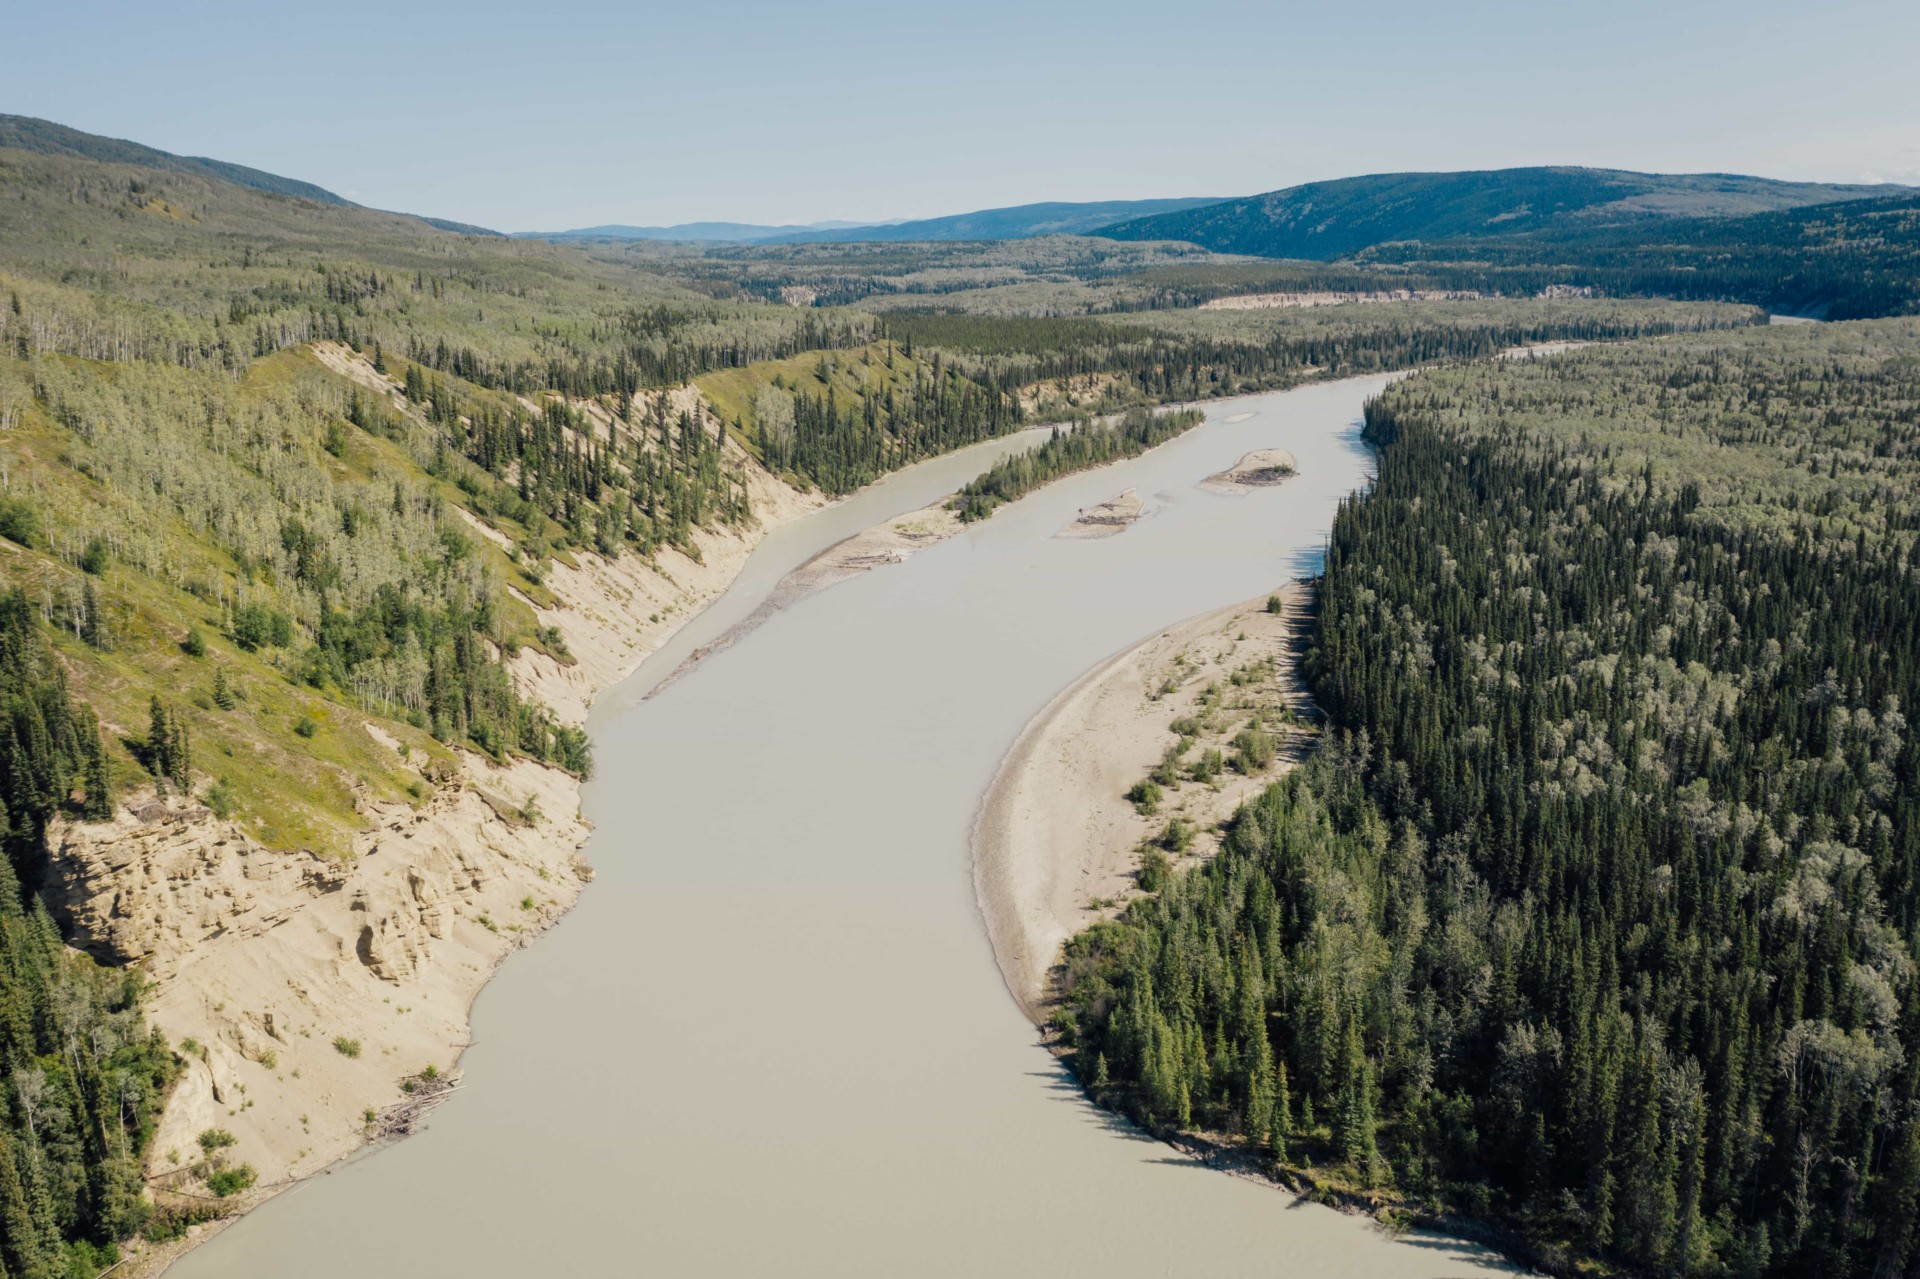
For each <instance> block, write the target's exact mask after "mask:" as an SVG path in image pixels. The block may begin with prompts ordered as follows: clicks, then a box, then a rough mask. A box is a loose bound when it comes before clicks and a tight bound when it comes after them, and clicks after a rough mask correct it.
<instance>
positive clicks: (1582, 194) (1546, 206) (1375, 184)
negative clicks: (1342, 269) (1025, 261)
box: [1093, 166, 1911, 261]
mask: <svg viewBox="0 0 1920 1279" xmlns="http://www.w3.org/2000/svg"><path fill="white" fill-rule="evenodd" d="M1910 190H1911V188H1907V187H1900V186H1895V185H1891V184H1881V185H1873V186H1869V185H1848V184H1837V183H1823V182H1783V181H1777V180H1775V179H1771V178H1755V177H1746V176H1742V175H1739V174H1724V173H1694V174H1660V173H1634V172H1630V171H1627V170H1621V169H1588V168H1579V167H1571V166H1551V167H1539V168H1518V169H1483V170H1471V171H1465V172H1456V173H1377V174H1370V175H1367V176H1364V177H1355V178H1339V179H1335V180H1333V181H1330V182H1309V183H1307V184H1305V185H1304V186H1296V187H1287V188H1285V189H1284V190H1279V191H1269V192H1266V193H1265V194H1263V195H1253V196H1246V197H1244V198H1242V199H1237V200H1225V201H1221V202H1219V203H1215V204H1210V205H1207V206H1204V207H1201V208H1195V209H1187V210H1175V211H1171V212H1167V213H1161V214H1156V215H1152V216H1147V217H1139V218H1131V219H1128V220H1125V221H1122V222H1118V223H1115V224H1113V225H1111V226H1107V227H1104V228H1095V229H1093V230H1094V233H1095V234H1098V235H1100V236H1102V237H1105V238H1109V239H1115V240H1183V241H1187V242H1189V243H1193V244H1198V245H1200V246H1201V247H1203V248H1207V249H1211V250H1213V251H1214V252H1216V253H1243V254H1251V255H1254V256H1258V257H1275V258H1308V259H1316V260H1320V261H1332V260H1334V259H1337V258H1342V257H1347V256H1349V255H1351V254H1353V253H1356V252H1358V251H1360V250H1362V249H1368V248H1371V247H1373V246H1375V245H1379V244H1386V243H1391V242H1394V241H1399V240H1443V239H1463V238H1470V237H1480V236H1505V235H1512V234H1518V233H1523V232H1535V231H1541V230H1546V229H1548V228H1550V227H1586V226H1591V225H1595V224H1604V223H1608V222H1615V223H1630V222H1639V221H1648V220H1654V219H1664V218H1679V217H1718V216H1738V215H1742V214H1752V213H1765V212H1771V211H1773V210H1777V209H1788V208H1797V207H1801V206H1804V205H1812V204H1830V203H1834V202H1837V201H1841V200H1853V199H1866V198H1870V197H1874V196H1886V195H1896V194H1902V193H1905V192H1908V191H1910Z"/></svg>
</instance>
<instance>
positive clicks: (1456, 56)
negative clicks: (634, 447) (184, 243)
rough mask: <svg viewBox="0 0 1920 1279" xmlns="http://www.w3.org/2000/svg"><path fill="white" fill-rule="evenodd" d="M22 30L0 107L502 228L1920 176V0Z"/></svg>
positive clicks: (360, 20) (73, 4) (612, 17)
mask: <svg viewBox="0 0 1920 1279" xmlns="http://www.w3.org/2000/svg"><path fill="white" fill-rule="evenodd" d="M1468 8H1470V9H1471V12H1463V10H1465V9H1468ZM0 25H3V27H4V29H5V31H6V32H7V37H8V38H7V43H8V44H9V45H10V46H12V47H11V49H10V51H9V56H8V58H7V71H6V74H5V76H4V77H0V111H10V112H16V113H19V114H24V115H36V116H43V117H46V118H49V119H53V120H58V121H60V122H62V123H64V124H70V125H73V126H75V127H76V128H81V129H86V130H89V131H92V132H98V133H106V134H111V135H114V136H117V137H126V138H132V139H135V140H136V141H141V142H146V143H148V144H150V145H153V146H158V147H161V148H164V149H166V150H169V151H178V152H184V153H189V154H196V155H211V156H216V157H218V158H221V159H226V160H233V161H237V162H240V163H243V164H250V165H253V166H255V167H258V168H263V169H268V170H271V171H273V172H276V173H283V174H287V175H289V176H293V177H298V178H304V179H306V180H308V181H313V182H318V183H320V184H321V185H323V186H326V187H329V188H331V189H332V190H335V191H338V192H340V193H341V194H343V195H347V196H349V197H350V198H353V199H356V200H359V201H361V202H362V203H365V204H371V205H377V206H380V207H384V208H397V209H405V210H408V211H411V212H418V213H429V214H435V215H438V216H442V217H450V218H458V219H462V220H465V221H471V222H478V223H481V224H484V225H487V226H493V227H497V228H500V229H504V230H527V229H555V228H560V227H571V226H583V225H592V224H597V223H603V222H630V223H670V222H680V221H690V220H695V219H721V218H724V219H731V220H738V221H760V222H804V221H812V220H816V219H825V218H859V219H868V218H872V219H879V218H896V217H924V216H932V215H937V214H941V213H951V212H959V211H962V210H966V209H972V208H981V207H988V206H994V205H1002V204H1017V203H1024V202H1027V201H1033V200H1050V199H1059V200H1092V199H1119V198H1133V197H1146V196H1165V195H1220V196H1226V195H1240V194H1246V193H1249V192H1254V191H1263V190H1270V189H1273V188H1276V187H1281V186H1287V185H1290V184H1292V183H1296V182H1304V181H1311V180H1314V179H1318V178H1330V177H1343V176H1347V175H1350V174H1355V173H1371V172H1381V171H1390V170H1401V169H1456V168H1487V167H1497V166H1502V165H1512V164H1540V163H1571V164H1596V165H1608V166H1615V167H1622V168H1640V169H1654V170H1661V171H1671V172H1678V171H1702V170H1718V171H1731V172H1746V173H1759V174H1765V175H1768V176H1775V177H1790V178H1807V179H1824V180H1833V181H1875V180H1880V181H1904V182H1910V183H1917V184H1920V83H1917V82H1916V80H1915V68H1916V66H1920V3H1915V2H1914V0H1904V2H1901V3H1881V2H1878V0H1875V2H1871V3H1869V2H1864V0H1862V2H1849V0H1837V2H1835V3H1829V4H1825V5H1818V6H1814V5H1806V4H1804V3H1799V4H1786V3H1779V2H1777V0H1746V2H1744V3H1720V2H1718V0H1712V2H1707V3H1689V2H1688V0H1665V2H1664V3H1642V2H1641V0H1612V2H1610V3H1604V4H1603V3H1598V2H1594V3H1587V4H1581V5H1577V6H1575V5H1567V4H1560V3H1554V2H1552V0H1534V2H1533V3H1525V4H1522V3H1484V4H1475V5H1471V6H1464V5H1449V4H1435V3H1426V4H1409V3H1402V2H1400V0H1376V2H1375V3H1353V2H1351V0H1349V2H1348V3H1321V4H1313V5H1307V4H1296V3H1280V4H1248V3H1220V2H1218V0H1188V3H1184V4H1177V5H1176V4H1141V3H1134V2H1132V0H1108V2H1107V3H1082V2H1079V0H1071V2H1069V0H1059V2H1048V0H1029V2H1027V3H1003V2H1002V0H975V2H973V3H967V4H948V5H939V6H934V5H924V4H916V3H913V0H890V2H889V3H870V2H868V0H816V2H815V3H810V4H809V3H787V4H777V3H760V2H751V3H725V2H723V0H713V2H710V3H702V2H700V0H686V2H683V3H677V4H673V5H661V4H654V3H638V4H626V5H620V4H613V3H591V2H586V0H547V2H546V3H524V2H523V3H517V4H512V5H506V4H499V3H493V2H492V0H471V2H470V3H465V4H459V5H451V4H437V3H418V4H416V3H407V2H406V0H389V3H385V4H367V3H362V2H361V0H325V2H323V3H316V4H275V3H271V2H268V3H262V2H261V0H251V2H250V3H247V4H230V3H194V2H193V0H182V2H181V3H178V4H164V5H162V4H151V3H141V4H131V3H118V4H102V3H93V2H91V0H59V2H57V3H53V2H47V0H39V2H35V0H0Z"/></svg>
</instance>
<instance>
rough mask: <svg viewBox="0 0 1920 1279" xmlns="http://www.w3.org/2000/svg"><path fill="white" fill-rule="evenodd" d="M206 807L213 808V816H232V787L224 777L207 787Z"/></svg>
mask: <svg viewBox="0 0 1920 1279" xmlns="http://www.w3.org/2000/svg"><path fill="white" fill-rule="evenodd" d="M207 807H208V808H210V809H212V810H213V815H214V816H215V817H219V818H227V817H231V816H233V809H234V802H233V787H232V786H231V785H230V784H229V783H228V781H227V779H226V778H224V777H222V778H221V779H220V780H219V781H217V782H215V783H214V784H213V785H211V786H209V787H207Z"/></svg>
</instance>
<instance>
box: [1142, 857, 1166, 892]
mask: <svg viewBox="0 0 1920 1279" xmlns="http://www.w3.org/2000/svg"><path fill="white" fill-rule="evenodd" d="M1172 873H1173V869H1172V867H1171V865H1169V863H1168V862H1167V855H1166V854H1165V853H1163V852H1161V851H1160V850H1159V849H1157V848H1149V849H1148V850H1147V851H1146V852H1144V853H1142V854H1141V855H1140V874H1139V876H1138V877H1137V878H1138V879H1139V882H1140V887H1141V889H1142V890H1144V891H1146V892H1149V893H1157V892H1159V891H1160V890H1161V889H1162V888H1165V887H1166V886H1167V879H1168V877H1169V876H1171V875H1172Z"/></svg>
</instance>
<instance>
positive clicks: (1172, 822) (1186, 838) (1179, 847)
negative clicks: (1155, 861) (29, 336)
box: [1160, 817, 1193, 853]
mask: <svg viewBox="0 0 1920 1279" xmlns="http://www.w3.org/2000/svg"><path fill="white" fill-rule="evenodd" d="M1160 847H1162V848H1164V849H1166V850H1167V851H1168V852H1170V853H1184V852H1186V851H1187V850H1188V849H1189V848H1192V847H1193V823H1192V822H1190V821H1188V820H1187V819H1186V818H1184V817H1172V818H1168V819H1167V828H1166V829H1165V830H1163V831H1161V832H1160Z"/></svg>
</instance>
